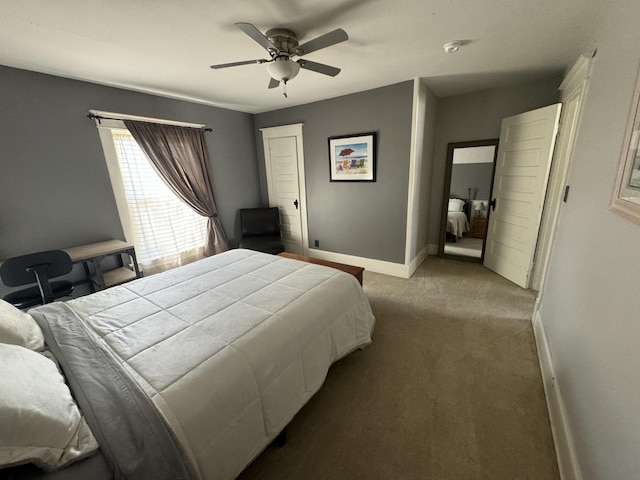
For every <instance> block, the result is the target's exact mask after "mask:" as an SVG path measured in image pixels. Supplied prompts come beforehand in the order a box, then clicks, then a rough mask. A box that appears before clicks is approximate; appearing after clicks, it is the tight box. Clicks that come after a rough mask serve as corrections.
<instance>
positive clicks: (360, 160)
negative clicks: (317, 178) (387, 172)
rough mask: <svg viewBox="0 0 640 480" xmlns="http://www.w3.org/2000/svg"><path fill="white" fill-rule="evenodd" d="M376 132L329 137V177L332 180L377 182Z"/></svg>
mask: <svg viewBox="0 0 640 480" xmlns="http://www.w3.org/2000/svg"><path fill="white" fill-rule="evenodd" d="M375 143H376V134H375V133H374V132H371V133H360V134H357V135H345V136H341V137H329V179H330V180H331V181H332V182H375V181H376V176H375Z"/></svg>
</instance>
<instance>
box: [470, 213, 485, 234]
mask: <svg viewBox="0 0 640 480" xmlns="http://www.w3.org/2000/svg"><path fill="white" fill-rule="evenodd" d="M486 233H487V217H473V223H472V224H471V234H470V236H471V237H473V238H484V236H485V235H486Z"/></svg>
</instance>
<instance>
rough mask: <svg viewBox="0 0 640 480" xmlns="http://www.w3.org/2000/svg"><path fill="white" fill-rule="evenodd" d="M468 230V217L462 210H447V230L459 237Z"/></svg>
mask: <svg viewBox="0 0 640 480" xmlns="http://www.w3.org/2000/svg"><path fill="white" fill-rule="evenodd" d="M468 231H469V219H468V218H467V215H466V214H465V213H464V212H447V232H449V233H451V234H453V235H455V236H456V238H460V237H462V234H463V233H466V232H468Z"/></svg>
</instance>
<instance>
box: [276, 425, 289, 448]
mask: <svg viewBox="0 0 640 480" xmlns="http://www.w3.org/2000/svg"><path fill="white" fill-rule="evenodd" d="M286 443H287V429H286V428H285V429H283V430H282V431H281V432H280V433H279V434H278V436H277V437H276V438H274V439H273V444H274V445H275V446H276V447H279V448H282V447H284V445H285V444H286Z"/></svg>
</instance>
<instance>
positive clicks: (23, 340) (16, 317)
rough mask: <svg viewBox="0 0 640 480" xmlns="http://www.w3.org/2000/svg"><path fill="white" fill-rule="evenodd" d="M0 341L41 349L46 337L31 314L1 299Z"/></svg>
mask: <svg viewBox="0 0 640 480" xmlns="http://www.w3.org/2000/svg"><path fill="white" fill-rule="evenodd" d="M0 343H10V344H12V345H20V346H21V347H26V348H29V349H31V350H37V351H40V350H42V349H43V348H44V337H43V336H42V330H40V326H39V325H38V324H37V323H36V321H35V320H34V319H33V317H32V316H31V315H29V314H28V313H25V312H23V311H21V310H18V309H17V308H16V307H14V306H13V305H11V304H10V303H8V302H5V301H4V300H0Z"/></svg>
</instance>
